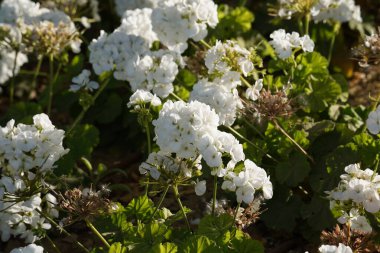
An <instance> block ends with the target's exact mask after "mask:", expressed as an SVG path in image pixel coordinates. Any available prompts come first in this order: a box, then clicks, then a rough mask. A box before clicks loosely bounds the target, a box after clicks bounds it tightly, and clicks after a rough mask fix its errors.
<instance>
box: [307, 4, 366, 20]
mask: <svg viewBox="0 0 380 253" xmlns="http://www.w3.org/2000/svg"><path fill="white" fill-rule="evenodd" d="M311 15H312V17H313V19H314V20H315V21H316V22H318V21H327V20H333V21H337V22H341V23H343V22H349V21H356V22H362V18H361V15H360V6H359V5H355V1H354V0H319V1H318V2H317V4H316V5H314V6H313V8H312V9H311Z"/></svg>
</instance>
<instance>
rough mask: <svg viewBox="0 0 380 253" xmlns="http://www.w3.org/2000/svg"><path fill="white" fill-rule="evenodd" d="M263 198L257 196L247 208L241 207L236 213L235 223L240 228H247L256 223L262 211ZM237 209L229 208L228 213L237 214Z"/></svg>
mask: <svg viewBox="0 0 380 253" xmlns="http://www.w3.org/2000/svg"><path fill="white" fill-rule="evenodd" d="M260 206H261V199H260V198H255V199H254V201H253V202H252V203H250V204H249V205H248V206H247V207H246V208H242V207H240V208H239V211H238V213H237V215H236V220H235V224H236V226H237V227H238V228H240V229H243V230H244V229H247V228H248V227H249V226H250V225H251V224H254V223H255V222H256V221H257V220H258V219H259V216H260V214H261V213H262V211H260ZM235 212H236V210H235V209H232V208H228V210H227V213H228V214H230V215H231V216H235Z"/></svg>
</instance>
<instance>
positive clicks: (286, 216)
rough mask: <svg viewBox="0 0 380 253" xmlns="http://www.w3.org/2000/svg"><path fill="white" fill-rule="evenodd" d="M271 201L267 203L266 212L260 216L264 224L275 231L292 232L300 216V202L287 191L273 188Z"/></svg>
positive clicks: (281, 188)
mask: <svg viewBox="0 0 380 253" xmlns="http://www.w3.org/2000/svg"><path fill="white" fill-rule="evenodd" d="M273 196H274V197H273V199H271V200H269V201H268V202H267V205H266V207H267V208H268V210H267V211H266V212H264V213H263V214H262V215H261V219H262V220H263V221H264V222H265V224H266V225H267V226H269V227H271V228H273V229H276V230H284V231H288V232H290V231H293V229H294V228H295V227H296V219H297V218H298V217H299V216H300V214H299V211H300V206H301V204H302V201H301V200H300V198H299V197H298V196H294V195H292V193H291V192H290V191H289V189H287V188H284V187H281V186H277V187H274V194H273Z"/></svg>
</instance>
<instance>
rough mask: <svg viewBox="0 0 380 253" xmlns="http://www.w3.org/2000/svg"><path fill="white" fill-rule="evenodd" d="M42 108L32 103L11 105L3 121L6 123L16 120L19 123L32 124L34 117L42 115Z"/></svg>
mask: <svg viewBox="0 0 380 253" xmlns="http://www.w3.org/2000/svg"><path fill="white" fill-rule="evenodd" d="M42 112H43V110H42V107H41V106H40V105H39V104H36V103H32V102H19V103H15V104H13V105H11V106H10V107H9V108H8V111H7V113H6V115H5V116H4V117H2V119H1V121H2V122H4V123H6V122H8V121H9V120H11V119H14V120H15V121H16V124H17V123H24V124H31V123H33V120H32V118H33V116H34V115H36V114H39V113H42Z"/></svg>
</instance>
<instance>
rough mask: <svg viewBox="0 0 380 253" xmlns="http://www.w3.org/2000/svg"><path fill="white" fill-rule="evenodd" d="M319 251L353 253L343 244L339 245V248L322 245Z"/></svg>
mask: <svg viewBox="0 0 380 253" xmlns="http://www.w3.org/2000/svg"><path fill="white" fill-rule="evenodd" d="M318 250H319V252H320V253H352V249H351V248H350V247H349V246H346V245H344V244H342V243H339V245H338V247H337V246H335V245H322V246H321V247H319V249H318Z"/></svg>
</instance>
